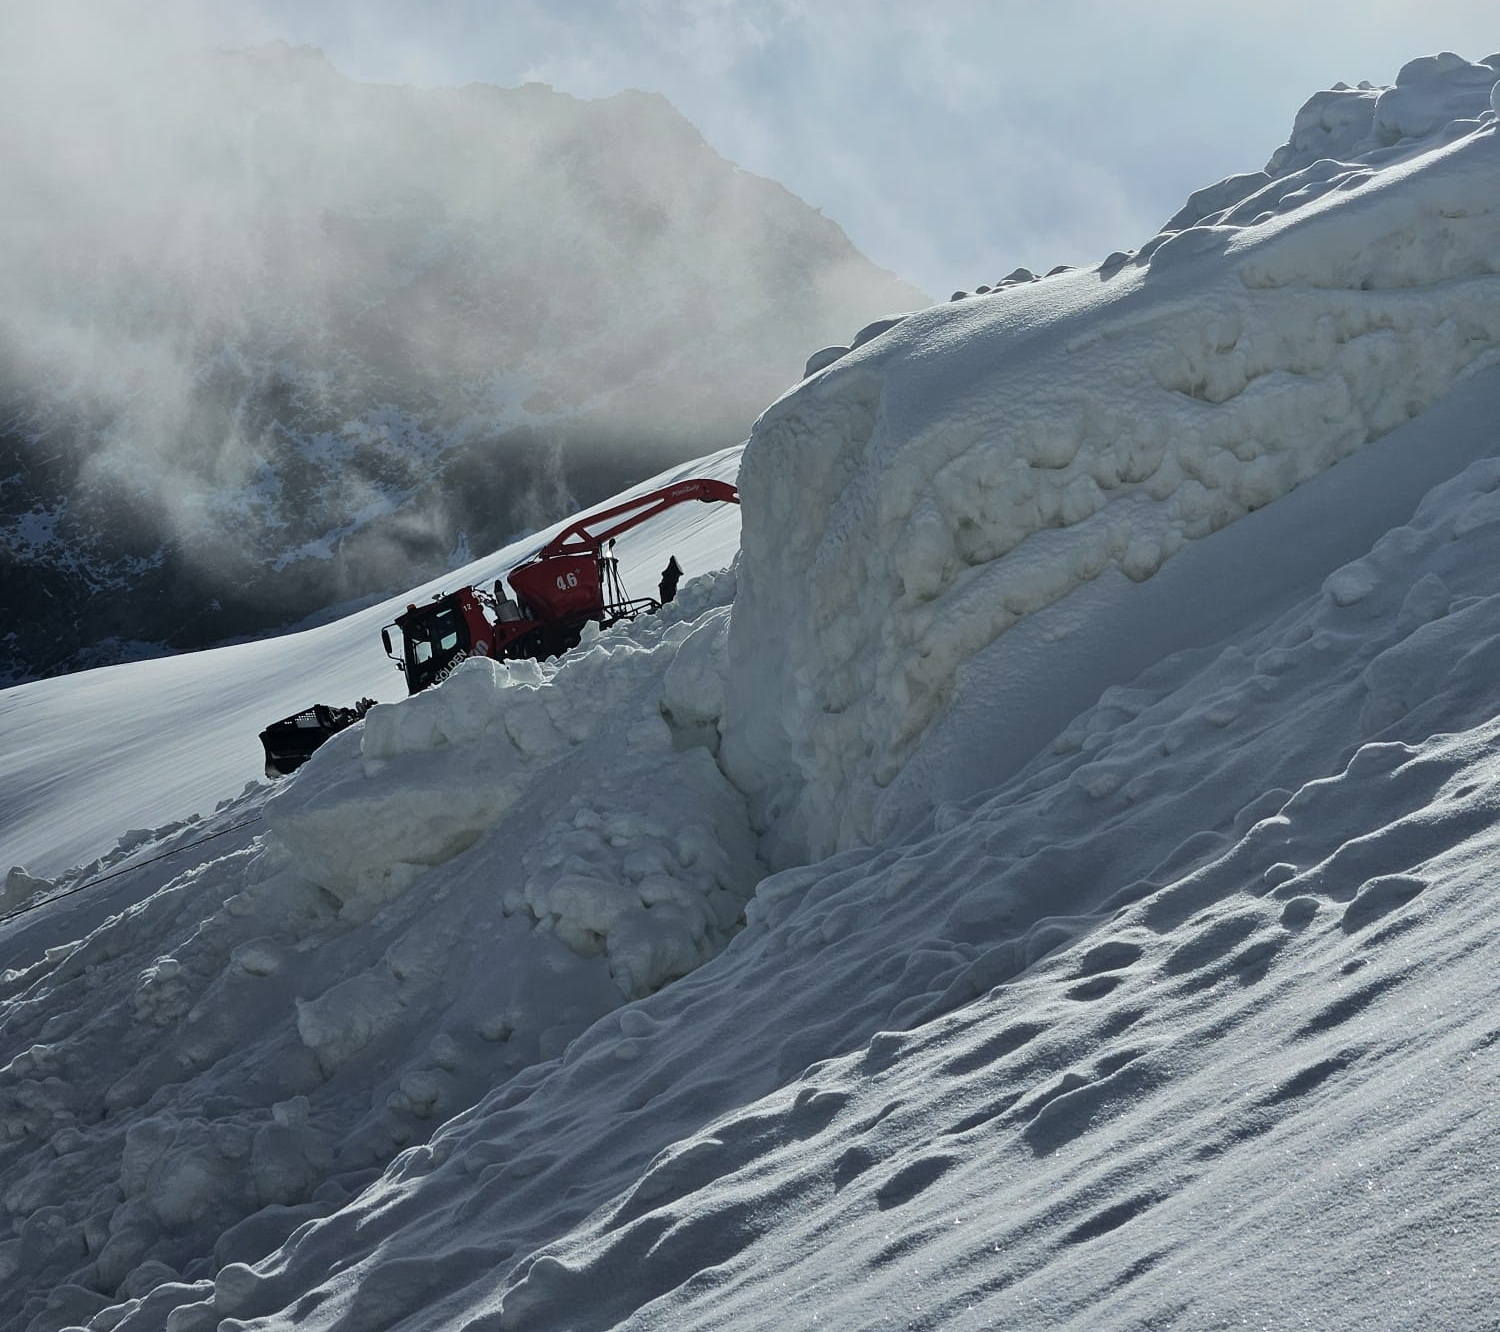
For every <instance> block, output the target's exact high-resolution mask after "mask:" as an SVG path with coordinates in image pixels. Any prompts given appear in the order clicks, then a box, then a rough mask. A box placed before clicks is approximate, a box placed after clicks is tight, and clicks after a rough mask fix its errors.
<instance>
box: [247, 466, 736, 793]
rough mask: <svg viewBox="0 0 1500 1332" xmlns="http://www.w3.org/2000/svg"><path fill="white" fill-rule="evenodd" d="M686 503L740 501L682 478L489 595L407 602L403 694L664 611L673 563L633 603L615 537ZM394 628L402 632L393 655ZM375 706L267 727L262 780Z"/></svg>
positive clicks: (365, 702)
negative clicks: (473, 667)
mask: <svg viewBox="0 0 1500 1332" xmlns="http://www.w3.org/2000/svg"><path fill="white" fill-rule="evenodd" d="M688 500H701V501H703V502H704V503H709V504H711V503H722V504H738V503H739V502H740V497H739V491H738V490H737V489H736V488H735V487H734V486H732V485H730V484H729V483H727V482H725V481H712V480H708V479H706V478H701V477H700V478H694V479H692V480H689V481H678V482H675V483H674V484H672V485H670V486H663V487H662V488H661V489H660V490H653V491H651V492H650V493H649V494H646V495H639V496H637V497H636V498H635V499H631V500H626V501H625V502H624V503H622V504H616V505H615V506H614V507H613V508H609V509H604V510H602V511H600V512H599V513H592V514H589V515H587V516H586V517H583V518H579V519H577V520H575V521H574V522H572V523H570V524H569V525H568V526H567V527H565V528H564V529H563V530H562V531H561V532H559V533H558V534H557V535H556V536H555V537H553V538H552V540H551V541H549V542H547V544H546V545H544V546H543V547H542V548H541V549H540V550H538V551H537V552H536V553H535V554H534V555H532V556H531V557H530V558H528V559H526V560H523V561H522V562H521V563H520V564H518V565H516V567H515V568H513V569H512V570H511V571H510V573H509V574H507V575H506V579H505V580H504V581H502V580H501V579H498V578H497V579H496V580H495V586H494V591H493V592H491V591H487V590H485V589H483V588H478V587H473V586H466V587H461V588H459V589H458V590H457V591H456V592H447V593H439V594H438V595H437V596H435V597H434V598H433V599H432V600H431V601H429V602H427V603H426V604H425V605H420V606H419V605H416V604H411V605H408V606H407V608H406V610H405V612H404V613H402V614H401V615H398V616H397V617H396V619H395V620H394V621H393V622H392V623H390V624H388V625H386V626H385V627H384V628H383V629H381V631H380V639H381V643H382V644H383V645H384V647H385V652H386V655H387V656H388V657H390V658H391V660H392V661H394V662H395V663H396V669H397V670H398V671H400V672H401V673H402V674H403V675H404V676H405V677H406V691H407V693H408V694H416V693H420V692H421V691H422V690H423V689H426V688H428V687H429V686H431V685H434V684H438V683H440V682H441V681H443V680H445V679H446V678H447V677H448V676H449V675H450V674H451V673H452V672H453V671H454V670H456V669H457V667H458V666H459V664H460V663H461V662H463V661H464V660H466V659H467V658H469V657H496V658H501V659H507V658H508V659H512V660H514V659H517V658H522V657H529V658H533V659H536V660H542V659H544V658H547V657H556V656H560V655H561V654H562V653H564V652H567V651H568V650H569V649H570V648H573V647H576V646H577V644H578V641H579V639H580V638H581V637H582V636H583V630H584V626H585V625H587V624H588V623H589V622H590V621H592V622H593V623H595V624H598V625H600V626H601V627H608V626H609V625H612V624H615V623H617V622H618V621H620V620H628V619H631V618H633V617H634V616H636V615H641V614H648V613H651V612H653V611H657V610H660V609H661V605H662V601H670V600H671V598H672V595H673V593H674V592H675V591H676V585H677V575H678V574H679V573H680V572H681V571H680V570H679V569H678V567H677V561H676V560H675V559H673V560H672V562H671V563H670V564H669V565H668V566H667V570H666V572H664V574H663V577H662V584H661V586H660V588H659V589H658V591H660V592H661V594H662V597H661V600H658V599H657V598H655V597H630V596H629V595H628V594H627V593H626V591H625V587H624V584H623V583H622V582H621V581H620V572H619V565H618V562H617V561H616V559H615V556H614V544H615V538H616V537H618V536H620V535H621V534H622V533H624V532H628V531H629V530H630V529H631V528H633V527H637V526H639V525H640V524H641V523H644V522H648V521H650V520H651V519H652V518H655V517H656V516H657V515H658V514H660V513H662V512H663V511H665V510H666V509H670V508H671V507H673V506H674V505H677V504H683V503H686V502H687V501H688ZM506 581H508V582H509V583H510V590H509V591H507V590H506V587H505V582H506ZM392 629H395V630H396V631H397V632H398V633H399V634H400V635H401V644H400V653H399V655H398V653H397V651H396V649H395V646H394V645H393V644H392V642H391V630H392ZM372 705H373V700H370V699H361V700H360V702H359V703H358V704H356V705H355V706H354V707H353V708H331V707H328V706H327V705H325V704H321V703H319V704H315V705H313V706H312V707H311V708H306V709H304V710H303V711H301V712H299V713H296V714H295V715H293V716H291V717H287V718H284V719H283V720H281V721H279V722H273V723H272V724H271V725H270V726H268V727H267V728H266V729H265V730H264V731H262V732H261V734H260V739H261V744H262V746H263V747H264V748H265V751H266V776H267V777H272V778H274V777H280V776H284V775H286V774H287V773H290V772H294V771H296V769H297V768H299V767H301V765H302V764H303V763H305V762H306V761H307V759H308V758H309V757H310V756H311V754H312V753H313V751H314V750H315V749H317V748H318V746H319V745H321V744H322V743H323V742H324V741H325V740H327V739H329V738H330V737H331V736H333V735H336V734H337V733H338V732H339V731H342V730H343V729H344V728H345V727H347V726H351V725H353V723H354V722H356V721H358V720H359V719H360V718H362V717H363V716H364V715H365V713H366V712H367V711H368V710H369V708H370V707H371V706H372Z"/></svg>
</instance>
